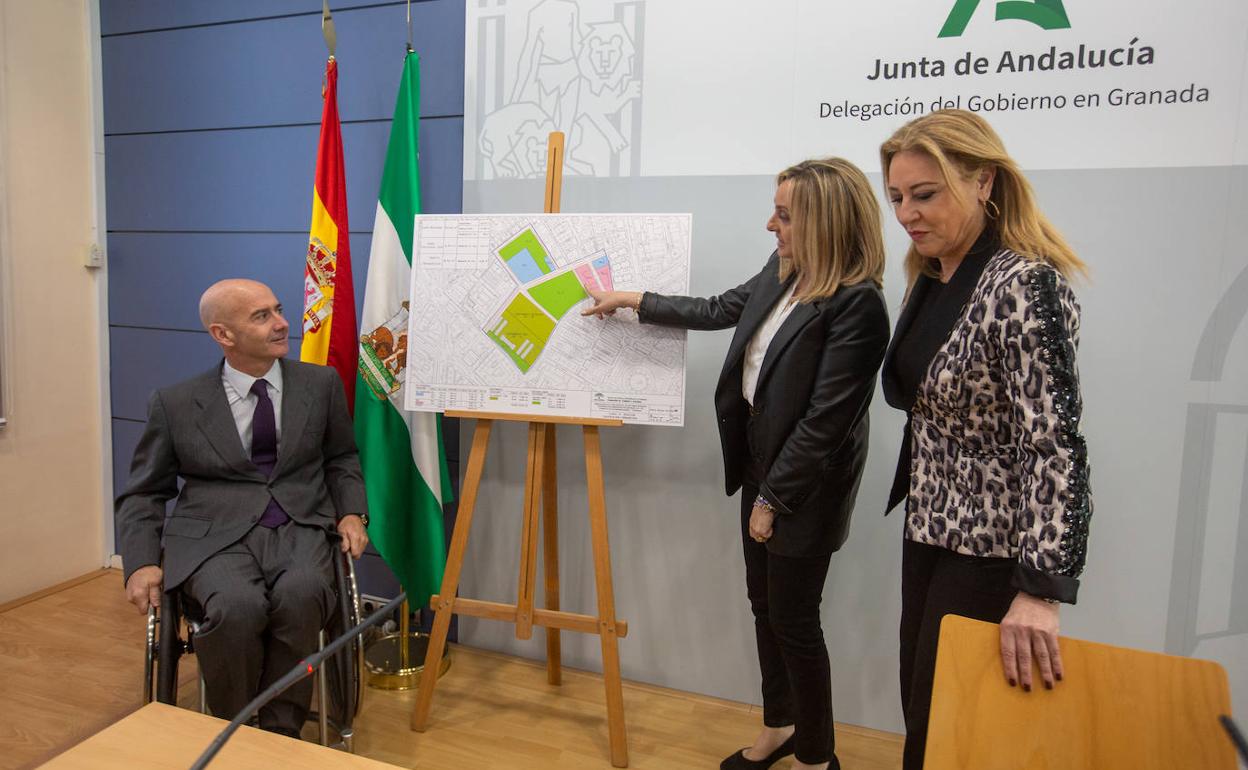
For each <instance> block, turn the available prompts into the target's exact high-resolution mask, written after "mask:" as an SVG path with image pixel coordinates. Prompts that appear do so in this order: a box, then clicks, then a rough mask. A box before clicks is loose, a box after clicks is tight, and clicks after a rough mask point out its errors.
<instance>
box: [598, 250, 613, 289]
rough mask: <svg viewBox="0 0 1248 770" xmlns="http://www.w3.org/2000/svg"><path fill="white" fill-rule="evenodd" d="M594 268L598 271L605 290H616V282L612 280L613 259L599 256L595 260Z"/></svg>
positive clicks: (599, 280) (599, 281)
mask: <svg viewBox="0 0 1248 770" xmlns="http://www.w3.org/2000/svg"><path fill="white" fill-rule="evenodd" d="M594 270H596V271H597V273H598V283H600V284H602V288H603V289H604V290H605V291H615V282H614V281H612V280H611V260H609V259H607V258H606V257H599V258H598V259H595V260H594Z"/></svg>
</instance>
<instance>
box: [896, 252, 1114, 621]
mask: <svg viewBox="0 0 1248 770" xmlns="http://www.w3.org/2000/svg"><path fill="white" fill-rule="evenodd" d="M1078 344H1079V305H1078V303H1077V302H1076V300H1075V296H1074V294H1073V293H1072V292H1071V289H1070V286H1069V284H1068V283H1067V281H1066V279H1065V278H1063V277H1062V275H1061V274H1060V273H1059V272H1058V271H1057V270H1055V269H1054V268H1052V267H1051V266H1049V265H1047V264H1045V263H1042V262H1037V261H1034V260H1029V259H1026V258H1024V257H1022V256H1020V255H1018V254H1016V253H1014V252H1012V251H1009V250H1002V251H1000V252H998V253H997V254H996V255H995V256H993V257H992V258H991V259H990V260H989V262H988V264H987V265H986V266H985V267H984V271H983V274H982V275H981V276H980V279H979V282H978V284H977V285H976V287H975V290H974V292H973V293H972V294H971V298H970V300H969V301H968V302H967V304H966V307H965V308H964V309H963V311H962V316H961V318H960V319H959V321H958V322H957V324H955V326H954V328H953V331H952V332H951V333H950V336H949V339H948V340H947V341H946V342H945V344H944V346H943V347H941V348H940V350H939V351H938V352H937V354H936V356H935V357H934V358H933V360H932V363H931V366H930V368H929V369H928V371H927V375H926V377H925V378H924V380H923V382H922V384H921V385H920V387H919V391H918V394H917V401H916V402H915V405H914V408H913V409H912V411H911V415H912V418H911V419H912V420H913V423H912V439H911V442H912V443H911V469H910V470H911V473H910V491H909V497H908V501H907V504H906V537H907V539H909V540H914V541H917V542H920V543H927V544H930V545H935V546H940V547H942V548H948V549H950V550H952V551H955V552H957V553H962V554H968V555H972V556H997V557H1007V558H1013V559H1017V560H1018V562H1019V570H1017V571H1016V575H1021V581H1020V579H1019V578H1017V577H1016V580H1015V583H1016V584H1017V585H1016V587H1018V588H1019V589H1021V590H1028V588H1029V587H1030V585H1029V583H1030V584H1032V585H1044V586H1046V587H1048V590H1042V591H1035V590H1033V591H1031V592H1032V593H1039V594H1040V595H1046V594H1052V593H1053V590H1052V588H1051V587H1052V586H1054V585H1056V586H1058V589H1057V593H1058V594H1059V597H1058V598H1062V600H1063V601H1074V593H1075V591H1076V590H1077V588H1078V580H1077V578H1078V576H1079V574H1080V572H1082V570H1083V565H1084V559H1085V555H1086V552H1087V542H1088V523H1089V520H1090V518H1091V515H1092V499H1091V493H1090V488H1089V470H1088V453H1087V446H1086V443H1085V442H1084V438H1083V435H1082V434H1081V433H1080V430H1079V420H1080V415H1081V413H1082V408H1083V400H1082V397H1081V396H1080V391H1079V375H1078V370H1077V368H1076V365H1075V349H1076V347H1077V346H1078ZM1029 575H1030V579H1029Z"/></svg>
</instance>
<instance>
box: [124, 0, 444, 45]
mask: <svg viewBox="0 0 1248 770" xmlns="http://www.w3.org/2000/svg"><path fill="white" fill-rule="evenodd" d="M430 2H432V0H413V2H412V16H415V15H416V12H417V8H418V7H419V6H420V5H424V4H426V3H430ZM377 5H387V6H397V7H398V8H399V9H400V13H403V10H402V9H403V7H404V6H405V5H406V2H405V1H404V0H391V2H382V1H380V0H335V1H334V2H332V3H330V4H329V10H330V12H331V13H333V14H334V23H335V24H337V23H338V19H339V17H340V16H342V15H346V14H349V13H352V11H350V10H348V9H351V8H355V7H358V6H377ZM460 7H461V8H462V7H463V4H462V3H460ZM296 15H298V16H313V17H315V18H316V19H317V20H318V22H317V23H318V24H319V19H320V17H321V4H320V3H319V2H316V0H101V2H100V31H101V33H102V34H103V36H105V37H108V36H110V35H124V34H128V33H132V32H142V31H144V30H162V29H168V28H170V27H195V26H204V25H212V24H223V23H224V24H229V23H235V22H240V21H247V20H249V19H263V18H267V17H272V16H296ZM400 18H405V15H404V16H401V17H400ZM461 20H462V17H461ZM461 26H462V25H461Z"/></svg>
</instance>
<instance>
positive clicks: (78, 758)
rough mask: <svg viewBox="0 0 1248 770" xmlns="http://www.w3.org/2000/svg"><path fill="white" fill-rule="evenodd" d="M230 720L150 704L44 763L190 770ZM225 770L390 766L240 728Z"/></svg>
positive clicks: (221, 762)
mask: <svg viewBox="0 0 1248 770" xmlns="http://www.w3.org/2000/svg"><path fill="white" fill-rule="evenodd" d="M226 724H227V723H226V721H225V720H223V719H217V718H216V717H210V716H207V715H206V714H200V713H197V712H194V711H188V710H186V709H180V708H175V707H173V706H168V705H165V704H163V703H149V704H148V705H146V706H144V707H143V708H141V709H139V710H138V711H136V712H134V713H133V714H131V715H130V716H128V717H126V718H125V719H123V720H121V721H120V722H117V723H115V724H113V725H112V726H111V727H107V728H105V729H103V730H101V731H100V732H98V733H96V734H95V735H93V736H91V737H90V738H88V739H86V740H85V741H83V742H82V743H80V744H78V745H77V746H75V747H73V748H72V749H70V750H69V751H66V752H65V753H64V754H61V755H60V756H58V757H56V758H55V759H53V760H52V761H51V762H48V763H47V764H46V765H43V767H45V768H53V770H70V769H71V768H82V769H83V770H88V768H89V769H90V770H111V768H117V769H118V770H122V769H123V768H124V770H131V769H132V768H135V767H143V768H153V769H155V768H171V770H172V769H174V768H176V770H186V768H188V767H190V766H191V765H192V764H193V763H194V762H195V760H196V759H197V758H198V757H199V755H200V753H201V752H202V751H203V750H204V748H205V747H207V746H208V744H209V743H211V742H212V739H213V738H215V737H216V735H217V733H219V732H221V730H222V729H223V728H224V727H225V726H226ZM209 767H210V768H216V769H220V770H224V769H225V768H232V769H234V770H241V769H242V768H256V770H269V769H270V768H274V767H308V768H333V769H336V768H342V770H356V769H358V770H369V769H371V770H384V768H393V767H394V765H388V764H386V763H384V762H378V761H376V760H373V759H365V758H364V757H357V756H355V755H354V754H348V753H346V752H344V751H339V750H337V749H329V748H325V747H324V746H320V745H318V744H315V743H308V742H307V741H297V740H295V739H294V738H287V737H286V736H284V735H278V734H277V733H270V732H265V731H263V730H257V729H256V728H254V727H240V728H239V729H238V732H236V733H234V736H233V737H232V738H231V739H230V741H229V743H226V744H225V747H224V748H223V749H221V752H220V753H219V754H217V756H216V758H215V759H214V760H213V761H212V763H211V764H210V765H209Z"/></svg>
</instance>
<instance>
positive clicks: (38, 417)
mask: <svg viewBox="0 0 1248 770" xmlns="http://www.w3.org/2000/svg"><path fill="white" fill-rule="evenodd" d="M90 26H91V14H90V12H89V9H88V4H87V3H86V2H84V1H83V0H40V1H39V2H30V0H0V205H2V206H3V212H2V214H0V217H2V218H0V270H2V272H0V292H3V294H2V297H0V307H2V309H3V313H4V317H3V318H2V319H0V324H2V328H3V332H4V340H3V342H4V361H3V364H4V379H5V386H6V390H5V396H6V398H5V411H6V416H7V417H8V425H6V426H5V427H4V428H2V429H0V543H4V556H3V557H2V558H0V602H3V601H6V600H9V599H13V598H15V597H20V596H23V595H25V594H28V593H31V592H33V591H36V590H39V589H41V588H45V587H47V586H49V585H53V584H55V583H57V582H60V581H63V580H67V579H69V578H73V577H76V576H78V575H81V574H83V573H85V572H88V571H90V570H92V569H94V568H97V567H99V566H101V565H102V564H103V563H104V558H105V555H104V554H105V540H104V537H105V536H104V530H105V521H106V518H107V514H106V511H107V507H108V501H106V500H105V499H104V492H103V491H102V479H103V463H102V447H104V446H105V445H106V443H107V442H106V436H105V434H104V433H103V431H104V423H103V420H102V418H101V414H102V407H103V405H102V403H101V400H102V395H101V394H102V392H103V391H102V383H103V382H104V381H105V380H106V375H105V373H104V372H103V370H102V368H101V364H100V360H101V359H100V345H101V343H100V335H101V331H102V324H101V312H102V311H101V284H100V282H101V281H102V280H103V276H102V275H100V274H98V273H96V272H93V271H91V270H89V269H88V268H86V267H85V266H84V255H85V253H86V251H87V249H88V246H89V245H90V244H91V243H92V242H93V240H94V239H95V234H94V232H93V227H94V225H95V223H96V221H97V220H96V210H95V202H96V197H95V194H94V192H93V191H94V189H95V180H96V177H95V175H94V171H93V169H94V164H95V162H96V158H95V156H94V152H95V145H94V143H93V132H94V126H95V119H94V114H93V106H92V90H93V82H94V75H93V73H94V69H93V65H92V54H91V47H90V45H89V43H88V41H89V39H90Z"/></svg>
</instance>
